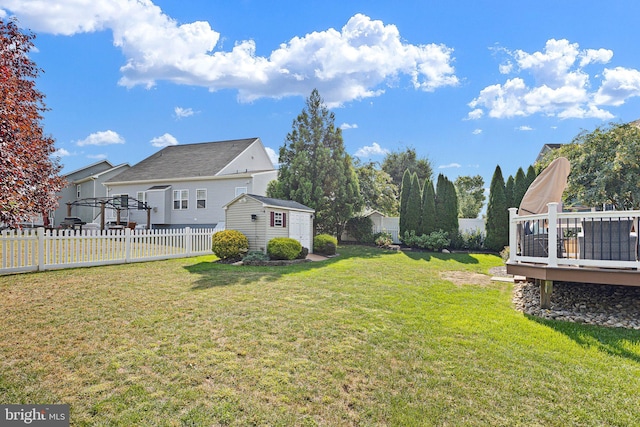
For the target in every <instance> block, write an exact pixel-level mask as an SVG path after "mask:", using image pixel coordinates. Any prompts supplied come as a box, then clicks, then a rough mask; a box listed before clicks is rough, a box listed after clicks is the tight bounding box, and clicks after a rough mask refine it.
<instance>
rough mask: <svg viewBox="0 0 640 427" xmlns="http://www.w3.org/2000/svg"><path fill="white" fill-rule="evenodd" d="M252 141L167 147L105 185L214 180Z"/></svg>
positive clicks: (234, 140) (252, 139) (229, 141)
mask: <svg viewBox="0 0 640 427" xmlns="http://www.w3.org/2000/svg"><path fill="white" fill-rule="evenodd" d="M256 141H258V138H247V139H233V140H228V141H218V142H204V143H197V144H179V145H171V146H169V147H165V148H163V149H162V150H160V151H158V152H157V153H155V154H153V155H151V156H149V157H147V158H146V159H144V160H142V161H141V162H140V163H138V164H136V165H134V166H132V167H131V168H129V169H128V170H126V171H124V172H122V173H121V174H119V175H117V176H115V177H113V178H111V179H109V180H108V181H107V182H131V181H152V180H163V179H164V180H166V179H181V178H195V177H211V176H215V175H217V174H218V173H219V172H220V171H221V170H222V169H224V168H225V166H227V165H228V164H229V163H230V162H231V161H232V160H234V159H235V158H236V157H238V156H239V155H240V154H241V153H242V152H244V151H245V150H246V149H247V148H249V146H250V145H251V144H253V143H254V142H256Z"/></svg>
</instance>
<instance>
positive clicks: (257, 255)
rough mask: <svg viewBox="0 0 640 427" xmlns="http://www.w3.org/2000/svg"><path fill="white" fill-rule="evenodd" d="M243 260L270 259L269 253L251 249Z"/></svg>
mask: <svg viewBox="0 0 640 427" xmlns="http://www.w3.org/2000/svg"><path fill="white" fill-rule="evenodd" d="M242 261H245V262H250V261H269V255H267V254H265V253H264V252H262V251H251V252H248V253H247V254H246V255H245V256H244V257H243V258H242Z"/></svg>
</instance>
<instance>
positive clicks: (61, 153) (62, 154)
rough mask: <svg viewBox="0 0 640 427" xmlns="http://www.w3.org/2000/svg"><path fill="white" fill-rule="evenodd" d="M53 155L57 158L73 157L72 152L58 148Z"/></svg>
mask: <svg viewBox="0 0 640 427" xmlns="http://www.w3.org/2000/svg"><path fill="white" fill-rule="evenodd" d="M53 155H54V156H56V157H69V156H71V152H69V150H66V149H64V148H58V149H57V150H56V151H54V152H53Z"/></svg>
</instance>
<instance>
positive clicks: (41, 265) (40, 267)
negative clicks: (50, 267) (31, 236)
mask: <svg viewBox="0 0 640 427" xmlns="http://www.w3.org/2000/svg"><path fill="white" fill-rule="evenodd" d="M36 236H37V237H38V270H37V271H44V227H38V228H37V229H36Z"/></svg>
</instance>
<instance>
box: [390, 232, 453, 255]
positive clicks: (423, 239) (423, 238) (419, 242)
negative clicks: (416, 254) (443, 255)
mask: <svg viewBox="0 0 640 427" xmlns="http://www.w3.org/2000/svg"><path fill="white" fill-rule="evenodd" d="M402 242H403V243H404V244H405V245H407V246H411V247H412V248H420V249H427V250H430V251H435V252H438V251H441V250H442V249H444V248H446V247H447V246H449V245H450V244H451V240H449V239H448V238H447V232H446V231H442V230H438V231H434V232H433V233H431V234H429V235H426V234H422V235H420V236H417V235H416V232H415V231H413V230H411V231H410V232H409V231H405V232H404V237H403V238H402Z"/></svg>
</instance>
